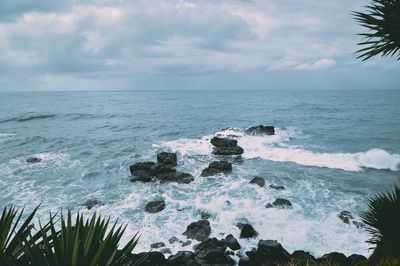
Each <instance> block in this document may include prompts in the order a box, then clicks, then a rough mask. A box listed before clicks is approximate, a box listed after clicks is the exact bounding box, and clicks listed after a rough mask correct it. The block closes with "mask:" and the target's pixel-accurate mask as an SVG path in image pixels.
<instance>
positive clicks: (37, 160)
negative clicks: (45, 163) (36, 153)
mask: <svg viewBox="0 0 400 266" xmlns="http://www.w3.org/2000/svg"><path fill="white" fill-rule="evenodd" d="M41 161H42V159H40V158H38V157H29V158H28V159H26V162H27V163H40V162H41Z"/></svg>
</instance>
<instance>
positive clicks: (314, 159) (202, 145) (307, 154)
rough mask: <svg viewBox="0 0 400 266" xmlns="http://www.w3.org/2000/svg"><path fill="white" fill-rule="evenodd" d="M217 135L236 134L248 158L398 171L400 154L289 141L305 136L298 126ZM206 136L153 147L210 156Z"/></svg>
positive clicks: (350, 168) (227, 133) (351, 169)
mask: <svg viewBox="0 0 400 266" xmlns="http://www.w3.org/2000/svg"><path fill="white" fill-rule="evenodd" d="M215 135H216V136H221V137H233V138H236V139H237V140H238V145H239V146H241V147H242V148H243V149H244V153H243V157H244V158H246V159H253V158H261V159H264V160H270V161H274V162H293V163H297V164H301V165H305V166H314V167H326V168H331V169H341V170H345V171H361V170H362V169H363V168H372V169H379V170H381V169H388V170H392V171H398V170H399V165H400V155H399V154H390V153H388V152H387V151H385V150H382V149H379V148H375V149H371V150H368V151H365V152H357V153H341V152H339V153H319V152H314V151H310V150H307V149H304V148H302V147H301V146H298V145H291V144H289V142H290V140H291V139H292V138H304V137H307V136H305V135H304V134H303V133H302V132H301V131H300V130H297V129H295V128H288V129H279V128H278V129H276V134H275V135H272V136H249V135H244V134H243V133H242V132H241V131H240V130H238V129H233V128H229V129H225V130H222V131H219V132H216V133H215ZM212 137H213V136H212V135H210V136H204V137H202V138H199V139H180V140H176V141H168V142H163V143H161V144H157V145H153V147H156V148H159V147H168V148H170V149H172V150H173V151H178V152H180V153H181V154H182V155H193V154H199V155H209V154H211V152H212V145H211V143H210V139H211V138H212Z"/></svg>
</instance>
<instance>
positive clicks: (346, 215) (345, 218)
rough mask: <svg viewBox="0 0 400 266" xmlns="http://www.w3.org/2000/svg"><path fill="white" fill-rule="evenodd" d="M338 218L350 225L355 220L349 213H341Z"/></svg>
mask: <svg viewBox="0 0 400 266" xmlns="http://www.w3.org/2000/svg"><path fill="white" fill-rule="evenodd" d="M338 217H339V218H340V219H341V220H342V221H343V222H344V223H346V224H350V220H352V219H354V218H353V215H351V213H350V212H349V211H341V212H340V214H339V215H338Z"/></svg>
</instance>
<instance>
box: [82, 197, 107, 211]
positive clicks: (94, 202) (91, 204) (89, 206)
mask: <svg viewBox="0 0 400 266" xmlns="http://www.w3.org/2000/svg"><path fill="white" fill-rule="evenodd" d="M99 204H102V203H101V202H100V201H99V200H97V199H88V200H87V201H85V202H84V203H83V204H82V206H85V207H86V208H87V209H88V210H90V209H92V208H93V207H94V206H96V205H99Z"/></svg>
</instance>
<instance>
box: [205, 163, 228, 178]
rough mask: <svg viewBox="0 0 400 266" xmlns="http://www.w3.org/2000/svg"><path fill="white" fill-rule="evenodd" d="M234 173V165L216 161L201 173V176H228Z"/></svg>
mask: <svg viewBox="0 0 400 266" xmlns="http://www.w3.org/2000/svg"><path fill="white" fill-rule="evenodd" d="M231 172H232V163H230V162H227V161H214V162H212V163H210V164H209V165H208V167H207V168H205V169H204V170H203V171H202V172H201V176H212V175H216V174H220V173H223V174H228V173H231Z"/></svg>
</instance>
